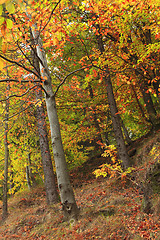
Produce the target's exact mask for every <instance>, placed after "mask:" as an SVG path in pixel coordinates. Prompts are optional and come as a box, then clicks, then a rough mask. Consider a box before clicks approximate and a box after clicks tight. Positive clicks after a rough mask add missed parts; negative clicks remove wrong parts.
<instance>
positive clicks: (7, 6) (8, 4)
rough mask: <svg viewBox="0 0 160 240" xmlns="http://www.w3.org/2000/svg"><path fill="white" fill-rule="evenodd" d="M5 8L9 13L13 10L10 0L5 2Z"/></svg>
mask: <svg viewBox="0 0 160 240" xmlns="http://www.w3.org/2000/svg"><path fill="white" fill-rule="evenodd" d="M6 9H7V11H8V12H9V13H14V12H15V7H14V5H13V4H12V3H11V2H10V1H9V2H7V3H6Z"/></svg>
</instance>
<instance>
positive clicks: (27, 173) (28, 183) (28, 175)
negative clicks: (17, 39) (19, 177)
mask: <svg viewBox="0 0 160 240" xmlns="http://www.w3.org/2000/svg"><path fill="white" fill-rule="evenodd" d="M29 172H30V170H29V166H28V165H27V166H26V179H27V185H28V188H29V189H31V187H32V184H31V180H30V174H29Z"/></svg>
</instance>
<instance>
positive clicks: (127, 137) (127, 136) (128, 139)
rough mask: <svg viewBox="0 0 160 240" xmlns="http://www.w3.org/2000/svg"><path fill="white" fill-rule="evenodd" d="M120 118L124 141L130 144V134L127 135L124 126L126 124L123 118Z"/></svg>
mask: <svg viewBox="0 0 160 240" xmlns="http://www.w3.org/2000/svg"><path fill="white" fill-rule="evenodd" d="M120 120H121V126H122V128H123V132H124V136H125V140H126V142H127V143H128V144H131V143H132V140H131V138H130V136H129V134H128V131H127V128H126V126H125V124H124V122H123V120H122V118H121V117H120Z"/></svg>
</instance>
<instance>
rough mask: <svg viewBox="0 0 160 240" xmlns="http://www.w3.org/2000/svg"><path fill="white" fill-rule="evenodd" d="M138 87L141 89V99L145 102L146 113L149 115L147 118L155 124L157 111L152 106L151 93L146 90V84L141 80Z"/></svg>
mask: <svg viewBox="0 0 160 240" xmlns="http://www.w3.org/2000/svg"><path fill="white" fill-rule="evenodd" d="M140 89H141V92H142V95H143V100H144V102H145V104H146V109H147V113H148V115H149V120H150V122H151V123H152V125H155V123H156V115H157V113H156V110H155V108H154V105H153V101H152V98H151V95H150V93H149V92H148V86H147V85H146V84H145V83H144V82H142V83H140Z"/></svg>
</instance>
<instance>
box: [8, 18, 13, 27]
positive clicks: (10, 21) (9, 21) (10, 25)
mask: <svg viewBox="0 0 160 240" xmlns="http://www.w3.org/2000/svg"><path fill="white" fill-rule="evenodd" d="M12 26H13V22H12V20H10V19H7V28H9V29H11V28H12Z"/></svg>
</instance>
